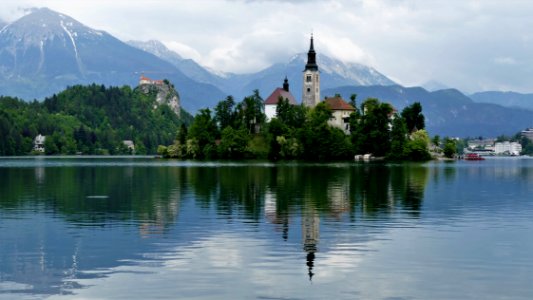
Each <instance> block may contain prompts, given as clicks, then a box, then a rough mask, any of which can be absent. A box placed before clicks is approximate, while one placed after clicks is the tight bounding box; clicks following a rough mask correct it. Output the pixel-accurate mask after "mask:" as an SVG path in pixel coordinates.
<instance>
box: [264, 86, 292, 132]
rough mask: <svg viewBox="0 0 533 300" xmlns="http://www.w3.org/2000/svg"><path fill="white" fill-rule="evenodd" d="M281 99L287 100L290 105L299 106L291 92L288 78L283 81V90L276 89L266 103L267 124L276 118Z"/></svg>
mask: <svg viewBox="0 0 533 300" xmlns="http://www.w3.org/2000/svg"><path fill="white" fill-rule="evenodd" d="M280 99H287V100H288V101H289V103H290V104H292V105H298V103H296V100H295V99H294V96H293V95H292V94H291V92H289V80H288V79H287V77H285V80H284V81H283V88H276V89H275V90H274V91H273V92H272V94H270V96H268V98H267V99H266V100H265V102H264V104H265V115H266V117H267V122H270V120H272V119H273V118H275V117H276V109H277V107H278V102H279V100H280Z"/></svg>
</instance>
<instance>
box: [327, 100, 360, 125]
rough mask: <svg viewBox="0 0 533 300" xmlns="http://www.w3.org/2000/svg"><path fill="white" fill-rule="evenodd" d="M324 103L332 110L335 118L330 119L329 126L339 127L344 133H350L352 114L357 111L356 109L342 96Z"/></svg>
mask: <svg viewBox="0 0 533 300" xmlns="http://www.w3.org/2000/svg"><path fill="white" fill-rule="evenodd" d="M324 103H326V105H327V106H328V107H329V108H330V109H331V111H332V113H333V116H332V117H331V119H329V121H328V124H329V125H330V126H334V127H337V128H339V129H341V130H343V131H344V133H346V134H349V133H350V114H351V113H352V112H354V111H355V108H354V107H353V106H352V105H351V104H349V103H348V102H346V101H344V99H342V98H341V97H340V96H335V97H332V98H326V100H324Z"/></svg>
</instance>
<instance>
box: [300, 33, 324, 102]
mask: <svg viewBox="0 0 533 300" xmlns="http://www.w3.org/2000/svg"><path fill="white" fill-rule="evenodd" d="M303 82H304V84H303V93H302V103H303V104H304V105H305V106H307V107H315V105H317V104H318V102H320V73H319V72H318V65H317V64H316V52H315V47H314V44H313V36H312V35H311V45H310V46H309V52H307V64H306V65H305V70H304V78H303Z"/></svg>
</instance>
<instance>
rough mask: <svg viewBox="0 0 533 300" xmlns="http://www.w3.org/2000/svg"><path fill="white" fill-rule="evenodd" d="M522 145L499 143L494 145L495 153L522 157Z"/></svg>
mask: <svg viewBox="0 0 533 300" xmlns="http://www.w3.org/2000/svg"><path fill="white" fill-rule="evenodd" d="M521 152H522V145H520V143H517V142H501V143H500V142H498V143H496V144H494V153H495V154H496V155H513V156H514V155H516V156H518V155H520V153H521Z"/></svg>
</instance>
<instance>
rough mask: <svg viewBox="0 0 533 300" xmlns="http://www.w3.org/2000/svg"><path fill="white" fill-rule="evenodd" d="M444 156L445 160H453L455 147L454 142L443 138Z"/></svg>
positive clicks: (455, 151) (455, 152)
mask: <svg viewBox="0 0 533 300" xmlns="http://www.w3.org/2000/svg"><path fill="white" fill-rule="evenodd" d="M442 152H443V153H444V156H445V157H447V158H453V157H454V156H455V154H457V145H456V144H455V140H452V139H449V138H445V139H444V149H443V150H442Z"/></svg>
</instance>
